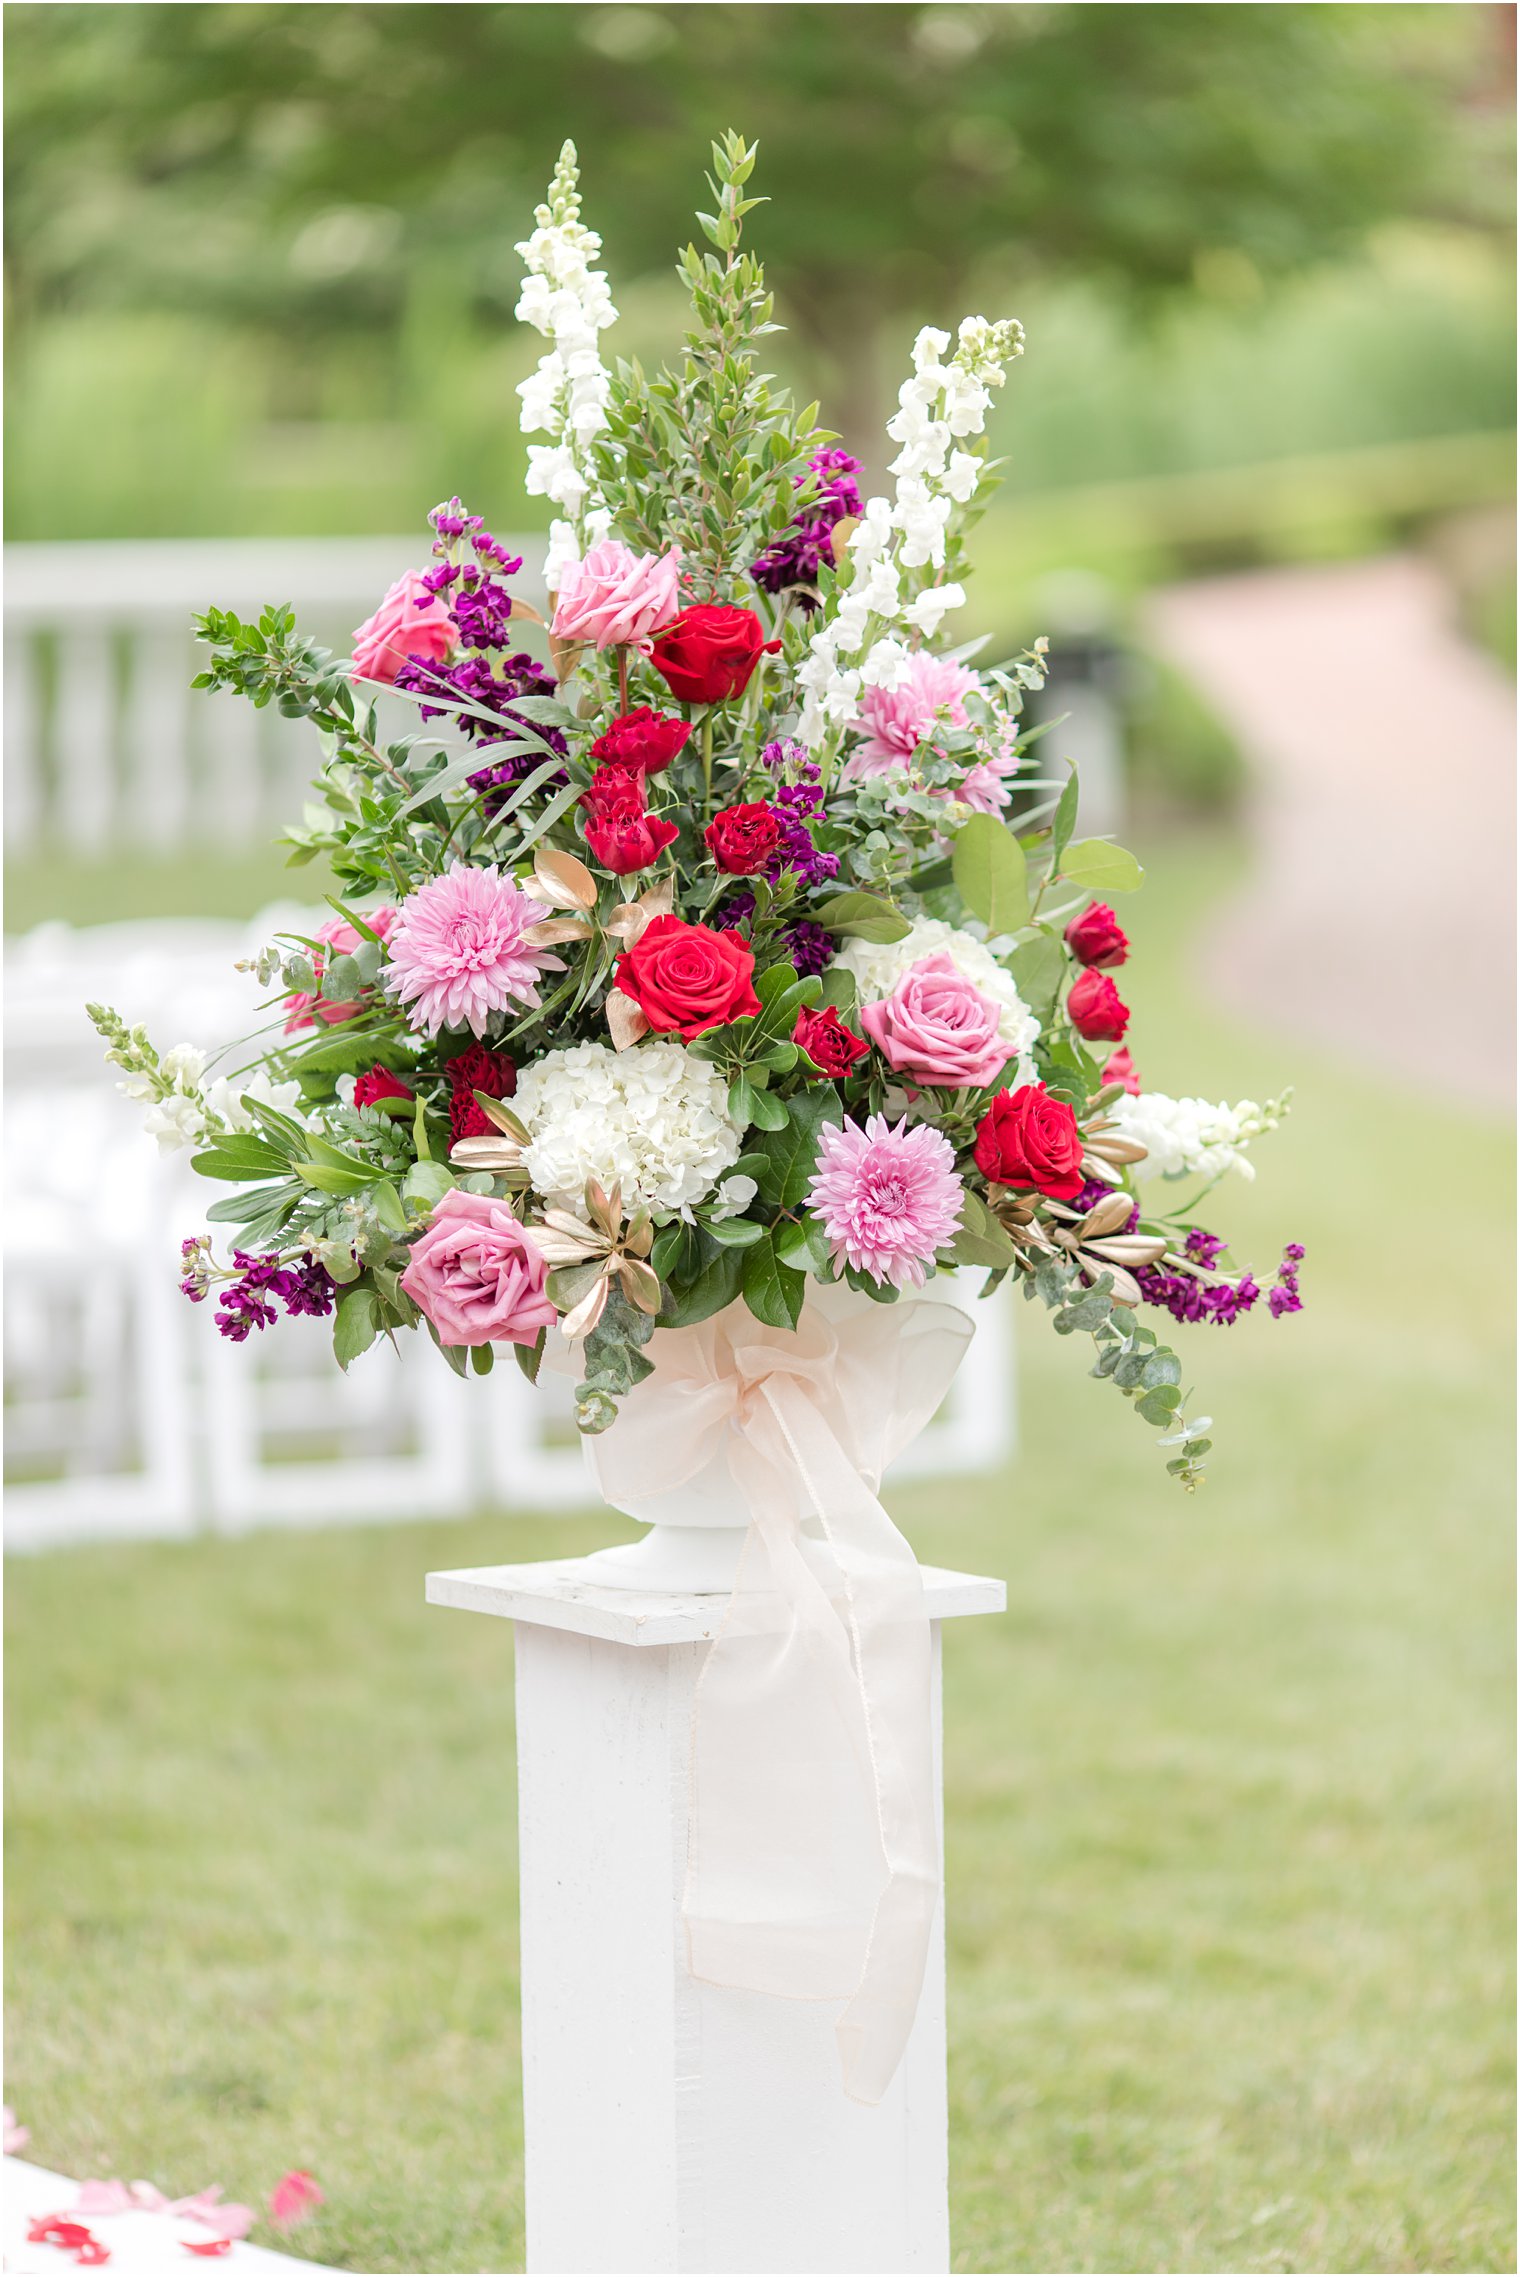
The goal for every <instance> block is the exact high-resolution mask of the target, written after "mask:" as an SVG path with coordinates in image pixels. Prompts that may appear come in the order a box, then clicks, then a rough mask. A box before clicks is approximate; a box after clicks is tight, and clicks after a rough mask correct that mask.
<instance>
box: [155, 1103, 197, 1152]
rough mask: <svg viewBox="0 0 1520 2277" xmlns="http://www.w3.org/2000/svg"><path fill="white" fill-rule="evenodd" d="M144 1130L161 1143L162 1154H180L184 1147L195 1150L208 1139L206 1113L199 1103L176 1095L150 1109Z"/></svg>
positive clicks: (159, 1144) (159, 1147)
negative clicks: (202, 1141)
mask: <svg viewBox="0 0 1520 2277" xmlns="http://www.w3.org/2000/svg"><path fill="white" fill-rule="evenodd" d="M143 1129H144V1130H145V1131H146V1132H147V1134H148V1136H149V1138H153V1139H157V1141H158V1151H159V1153H160V1154H177V1153H178V1152H179V1150H180V1148H181V1147H184V1146H195V1145H197V1144H198V1143H199V1142H200V1140H201V1139H203V1138H204V1137H205V1135H206V1115H205V1110H204V1108H203V1107H202V1106H201V1103H200V1101H199V1099H194V1098H190V1097H188V1096H187V1095H186V1094H185V1093H184V1092H180V1091H176V1092H173V1093H172V1094H171V1095H170V1096H169V1097H168V1098H167V1099H160V1100H158V1101H157V1102H156V1103H155V1105H153V1106H152V1107H150V1108H149V1110H148V1112H147V1114H146V1115H145V1116H144V1117H143Z"/></svg>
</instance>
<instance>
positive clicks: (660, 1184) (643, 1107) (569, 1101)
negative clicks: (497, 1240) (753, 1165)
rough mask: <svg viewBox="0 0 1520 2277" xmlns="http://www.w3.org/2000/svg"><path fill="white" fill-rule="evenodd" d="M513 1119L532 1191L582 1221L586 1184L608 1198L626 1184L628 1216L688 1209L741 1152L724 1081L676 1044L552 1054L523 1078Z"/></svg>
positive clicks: (657, 1040)
mask: <svg viewBox="0 0 1520 2277" xmlns="http://www.w3.org/2000/svg"><path fill="white" fill-rule="evenodd" d="M512 1110H513V1113H514V1114H516V1115H517V1116H518V1117H519V1119H520V1120H521V1121H522V1122H523V1123H525V1124H526V1126H527V1129H528V1132H529V1134H530V1143H529V1144H528V1146H527V1147H525V1148H524V1150H523V1160H524V1162H525V1164H526V1165H527V1171H528V1177H529V1179H530V1180H531V1182H532V1185H533V1190H534V1192H535V1193H536V1194H538V1195H540V1196H541V1197H542V1199H543V1200H544V1201H545V1202H547V1203H549V1204H550V1205H551V1207H553V1208H556V1209H561V1210H574V1211H575V1212H577V1214H579V1215H582V1216H583V1215H584V1214H585V1201H584V1196H585V1185H586V1180H587V1179H588V1178H594V1179H596V1181H597V1182H598V1184H599V1185H601V1186H603V1187H604V1188H606V1190H607V1191H608V1192H609V1193H610V1192H611V1190H612V1188H613V1187H614V1186H616V1185H621V1187H622V1189H623V1209H624V1211H625V1213H630V1212H632V1211H633V1210H635V1209H637V1208H638V1207H639V1206H640V1204H642V1205H643V1206H644V1207H645V1208H646V1209H649V1210H652V1211H653V1212H654V1214H655V1215H656V1216H657V1217H670V1216H673V1215H675V1214H676V1213H677V1212H681V1211H686V1210H689V1209H690V1207H691V1205H692V1203H693V1202H700V1201H701V1200H702V1198H703V1197H704V1195H707V1194H710V1193H711V1192H712V1190H713V1188H714V1186H716V1185H717V1183H718V1181H719V1179H720V1178H721V1177H722V1176H723V1173H724V1172H725V1171H726V1170H730V1169H732V1167H733V1165H734V1164H735V1163H736V1162H737V1161H738V1159H739V1156H740V1153H741V1152H742V1150H743V1139H742V1137H741V1134H740V1132H739V1130H738V1128H737V1126H736V1125H735V1124H734V1123H733V1122H731V1121H730V1119H729V1115H728V1086H727V1084H726V1083H725V1081H724V1079H723V1077H722V1076H721V1075H720V1074H719V1073H718V1070H717V1069H716V1068H715V1067H713V1066H711V1065H710V1063H709V1062H708V1061H706V1060H700V1059H693V1058H692V1056H691V1054H690V1053H689V1052H688V1051H687V1050H686V1048H685V1046H684V1045H683V1044H681V1043H679V1042H677V1041H676V1039H675V1038H674V1037H672V1036H662V1037H652V1038H648V1039H646V1040H645V1041H644V1042H643V1043H641V1044H635V1045H634V1046H633V1047H632V1048H631V1049H630V1050H628V1051H623V1052H616V1051H613V1050H612V1049H611V1047H610V1046H609V1045H607V1044H572V1045H569V1046H568V1047H567V1048H566V1049H564V1050H562V1051H555V1052H546V1053H545V1054H544V1056H543V1058H542V1059H538V1060H534V1061H533V1063H532V1065H531V1066H529V1067H526V1068H524V1069H523V1071H522V1073H521V1075H520V1076H519V1077H518V1082H517V1091H516V1095H515V1096H514V1098H513V1101H512Z"/></svg>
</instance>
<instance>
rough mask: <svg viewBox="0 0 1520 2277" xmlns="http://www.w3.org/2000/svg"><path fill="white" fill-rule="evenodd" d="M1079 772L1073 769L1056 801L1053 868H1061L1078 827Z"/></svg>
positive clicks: (1052, 840) (1052, 837) (1052, 844)
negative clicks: (1062, 857)
mask: <svg viewBox="0 0 1520 2277" xmlns="http://www.w3.org/2000/svg"><path fill="white" fill-rule="evenodd" d="M1077 796H1078V792H1077V770H1076V768H1075V767H1073V768H1072V770H1071V773H1070V775H1069V776H1068V777H1067V779H1066V784H1065V788H1064V789H1063V790H1062V792H1061V796H1060V797H1059V799H1058V800H1057V801H1056V811H1055V816H1054V819H1053V820H1052V822H1051V825H1050V849H1051V867H1052V869H1055V870H1058V869H1059V868H1060V867H1061V856H1062V855H1063V854H1064V853H1065V851H1066V849H1067V847H1068V846H1069V845H1070V844H1071V834H1072V832H1073V831H1074V830H1075V829H1076V827H1077Z"/></svg>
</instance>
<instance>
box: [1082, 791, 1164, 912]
mask: <svg viewBox="0 0 1520 2277" xmlns="http://www.w3.org/2000/svg"><path fill="white" fill-rule="evenodd" d="M1062 796H1063V797H1064V796H1065V794H1064V792H1063V794H1062ZM1061 875H1062V877H1063V878H1069V879H1070V881H1071V883H1072V884H1073V885H1080V886H1086V887H1087V888H1088V890H1089V891H1090V892H1092V893H1137V892H1138V891H1139V889H1140V887H1141V886H1142V885H1143V884H1144V883H1145V872H1144V870H1142V869H1141V867H1140V864H1139V863H1138V862H1137V861H1136V860H1135V857H1134V855H1133V854H1129V853H1126V851H1125V849H1124V848H1123V847H1122V846H1110V845H1109V843H1108V841H1107V839H1106V838H1080V839H1078V841H1077V843H1076V845H1075V846H1072V847H1069V848H1068V849H1067V852H1066V856H1065V859H1064V860H1063V861H1062V863H1061Z"/></svg>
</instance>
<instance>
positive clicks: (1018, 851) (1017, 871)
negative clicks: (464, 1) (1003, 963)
mask: <svg viewBox="0 0 1520 2277" xmlns="http://www.w3.org/2000/svg"><path fill="white" fill-rule="evenodd" d="M951 864H952V868H953V871H954V875H955V884H956V890H957V891H958V892H959V894H960V897H961V899H962V901H963V902H964V903H965V904H966V907H967V908H968V909H969V910H970V912H971V914H972V916H973V917H979V918H980V919H981V921H982V923H983V924H984V925H985V926H986V928H987V930H988V932H989V933H992V934H994V935H996V934H1003V933H1017V932H1018V930H1019V928H1020V927H1021V926H1023V925H1025V924H1027V923H1028V921H1029V887H1028V883H1027V880H1026V876H1025V863H1024V849H1023V848H1022V846H1020V844H1019V842H1018V840H1017V838H1015V837H1014V835H1013V833H1012V831H1011V830H1010V829H1009V828H1008V826H1007V824H1006V823H1003V822H1000V821H999V820H998V818H997V816H996V815H992V814H973V815H972V816H971V817H970V818H969V819H968V820H967V821H965V822H963V823H962V824H961V827H960V829H959V830H958V831H957V832H956V834H955V844H954V848H953V850H952V853H951Z"/></svg>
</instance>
